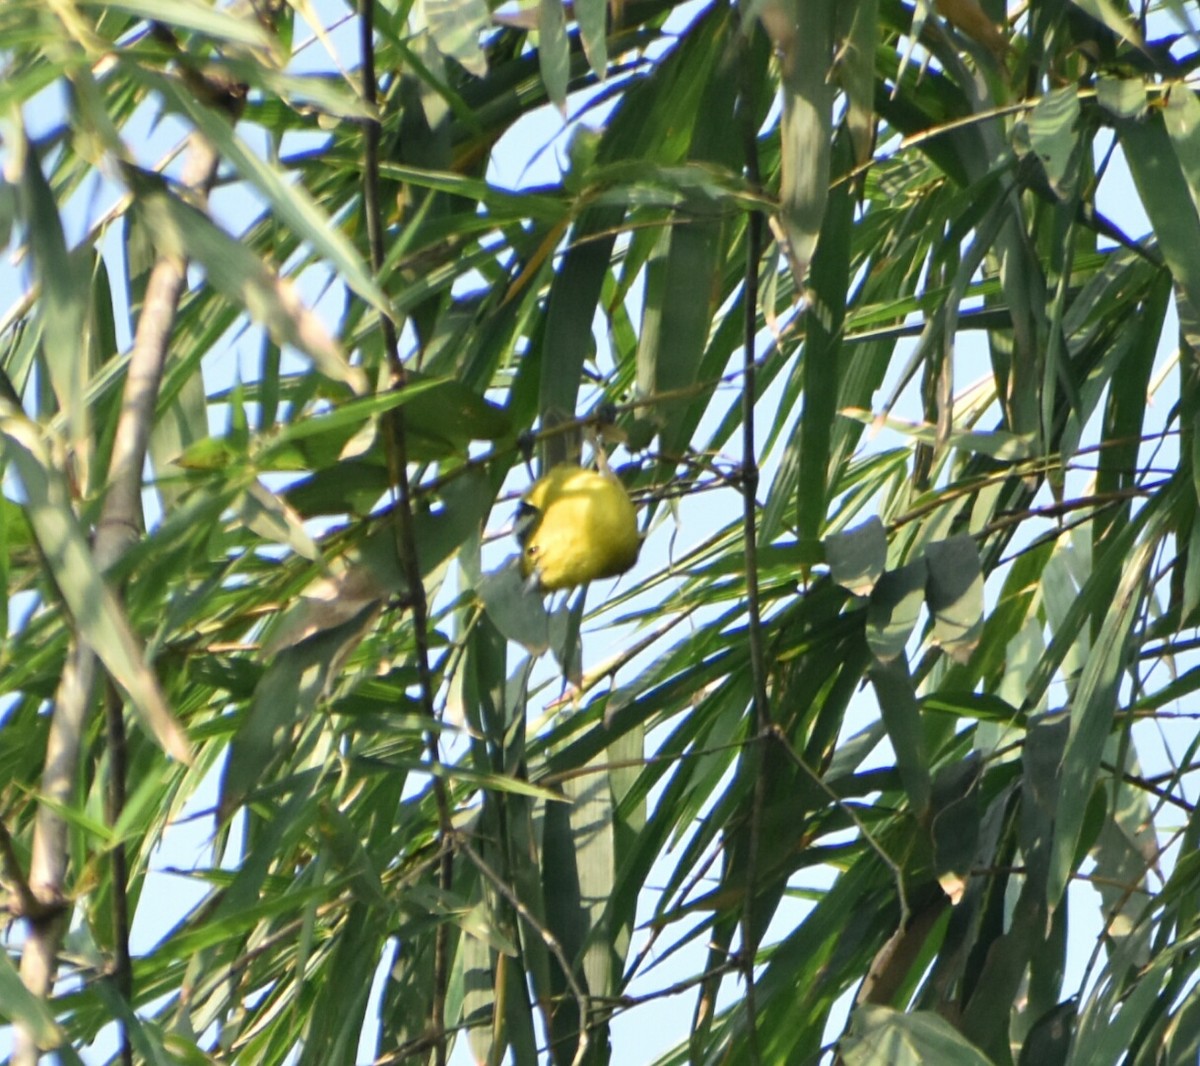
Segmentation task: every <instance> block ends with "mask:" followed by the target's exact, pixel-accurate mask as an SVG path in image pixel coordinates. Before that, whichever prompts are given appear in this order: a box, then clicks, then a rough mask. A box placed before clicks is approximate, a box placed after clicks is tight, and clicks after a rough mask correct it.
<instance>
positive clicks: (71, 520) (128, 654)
mask: <svg viewBox="0 0 1200 1066" xmlns="http://www.w3.org/2000/svg"><path fill="white" fill-rule="evenodd" d="M7 407H8V405H7V404H3V403H2V402H0V435H2V438H3V440H2V445H0V447H2V448H3V453H4V457H5V460H6V461H7V462H8V463H10V464H11V468H12V469H13V470H14V471H15V472H16V475H17V477H18V478H19V479H20V482H21V488H22V490H23V492H24V495H25V514H26V517H27V518H28V519H29V525H30V527H31V528H32V529H33V533H34V536H35V537H36V538H37V542H38V546H39V547H40V549H41V552H42V555H43V557H44V558H45V560H46V564H47V566H48V568H49V571H50V574H51V575H52V577H53V579H54V582H55V584H56V585H57V586H58V590H59V594H60V595H61V596H62V598H63V601H64V602H65V603H66V605H67V609H68V610H69V611H70V612H71V616H72V618H73V620H74V623H75V625H76V626H77V627H78V630H79V634H80V636H81V637H82V638H83V640H85V641H86V642H87V644H88V646H89V647H90V648H91V649H92V650H93V651H94V652H95V653H96V655H97V656H98V657H99V659H100V661H101V662H102V663H103V664H104V666H105V669H107V670H108V672H109V674H110V675H111V676H112V678H113V680H114V681H115V682H116V683H117V684H118V685H120V686H121V688H122V689H124V690H125V692H126V693H127V694H128V696H129V699H130V703H131V704H132V707H133V709H134V711H135V712H136V714H137V716H138V718H139V719H140V721H141V723H142V726H143V727H144V728H145V729H146V730H147V731H148V732H149V733H150V734H151V735H152V736H153V737H154V738H155V740H157V741H158V743H159V745H160V746H161V747H162V749H163V750H164V751H166V752H167V753H168V754H169V755H171V756H173V757H174V758H176V759H179V760H180V761H181V762H184V763H189V762H191V758H192V753H191V746H190V745H189V744H188V740H187V736H186V734H185V733H184V731H183V729H182V728H181V727H180V725H179V723H178V722H177V721H176V720H175V717H174V715H173V714H172V713H171V709H170V707H169V706H168V704H167V701H166V698H165V697H164V695H163V693H162V690H161V688H160V687H159V684H158V679H157V678H156V677H155V675H154V671H153V670H151V669H150V668H149V666H148V665H147V664H146V660H145V657H144V653H143V651H142V649H141V647H140V646H139V644H138V641H137V638H136V637H135V636H134V634H133V631H132V630H131V629H130V627H129V622H128V621H127V619H126V618H125V615H124V612H123V611H122V610H121V608H120V606H119V605H118V603H117V601H116V599H115V598H114V596H113V594H112V592H111V591H110V590H109V588H108V586H107V584H105V581H104V578H103V577H102V576H101V574H100V572H99V571H98V570H97V569H96V564H95V562H94V560H93V559H92V555H91V551H90V550H89V547H88V542H87V538H86V537H85V536H84V533H83V531H82V530H81V529H80V528H79V523H78V520H77V519H76V517H75V512H74V510H73V509H72V507H71V503H70V498H69V494H68V491H67V486H66V483H65V481H64V479H63V478H62V476H61V475H60V474H58V473H57V472H56V470H55V467H54V464H53V463H52V462H51V459H50V455H49V452H48V449H47V448H46V446H45V444H44V443H43V441H42V439H41V437H40V435H39V433H38V431H37V429H36V428H35V427H34V425H33V424H32V423H31V422H29V421H28V419H26V418H25V417H24V416H23V415H21V414H19V413H17V412H14V411H12V410H11V408H8V409H7V410H5V408H7Z"/></svg>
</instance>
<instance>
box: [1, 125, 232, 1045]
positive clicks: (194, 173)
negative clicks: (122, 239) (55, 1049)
mask: <svg viewBox="0 0 1200 1066" xmlns="http://www.w3.org/2000/svg"><path fill="white" fill-rule="evenodd" d="M216 173H217V155H216V153H215V152H214V151H213V149H212V147H211V145H209V143H208V142H207V141H206V140H204V139H203V138H202V137H201V136H200V135H199V134H193V135H192V138H191V154H190V157H189V159H188V163H187V165H186V167H185V169H184V175H183V183H184V185H185V186H187V187H190V188H191V189H193V190H195V191H196V192H197V193H198V194H199V195H201V196H203V195H205V194H206V193H207V191H208V189H209V188H210V187H211V186H212V183H213V180H214V179H215V177H216ZM186 283H187V264H186V262H185V261H183V260H182V259H180V258H179V257H178V256H175V255H163V256H160V257H159V259H158V260H157V261H156V262H155V264H154V267H153V268H152V269H151V272H150V277H149V279H148V282H147V286H146V296H145V300H144V302H143V305H142V313H141V316H140V317H139V319H138V327H137V334H136V336H135V337H134V342H133V349H132V351H131V352H130V356H129V368H128V370H127V372H126V375H125V386H124V392H123V395H122V403H121V413H120V417H119V420H118V422H117V429H116V434H115V436H114V438H113V448H112V458H111V460H110V463H109V470H108V480H107V482H106V491H105V496H104V505H103V508H102V510H101V513H100V520H99V522H98V524H97V527H96V535H95V543H94V545H93V549H92V554H93V557H94V559H95V562H96V566H97V568H98V569H99V570H101V571H105V570H108V569H109V568H110V567H112V565H113V564H114V563H116V562H117V560H119V559H120V558H121V556H122V555H123V554H124V553H125V551H126V550H127V548H128V547H129V545H130V544H131V543H133V542H134V541H135V540H136V538H137V536H138V534H139V531H140V529H141V519H142V500H141V491H142V467H143V465H144V463H145V461H146V448H147V444H148V442H149V439H150V430H151V427H152V426H153V424H154V411H155V407H156V405H157V403H158V393H159V386H160V384H161V381H162V375H163V368H164V365H165V363H166V356H167V348H168V343H169V341H170V336H171V330H172V327H173V325H174V322H175V312H176V309H177V308H178V306H179V300H180V297H181V296H182V294H183V289H184V286H185V285H186ZM95 676H96V656H95V654H94V652H93V651H92V649H91V648H90V647H89V646H88V645H87V644H85V643H84V642H83V641H81V640H78V639H77V640H76V643H75V645H74V647H73V649H72V650H71V652H70V653H69V654H68V656H67V661H66V663H65V664H64V667H63V674H62V678H61V680H60V682H59V686H58V691H57V693H56V694H55V701H54V712H53V714H52V715H51V717H50V730H49V735H48V737H47V739H46V761H45V768H44V770H43V773H42V782H41V791H42V795H43V796H45V797H46V798H47V799H49V800H51V801H52V803H44V804H42V805H40V806H39V807H38V811H37V816H36V821H35V824H34V832H33V851H32V857H31V859H30V870H29V886H30V888H31V889H32V891H33V893H34V894H35V895H36V896H37V898H38V899H39V901H41V903H42V905H43V906H45V907H53V908H55V913H54V914H53V915H52V916H51V917H48V918H43V919H36V920H31V921H30V923H29V933H28V936H27V937H26V941H25V946H24V950H23V951H22V954H21V980H22V981H23V982H24V984H25V987H26V988H27V989H28V990H29V992H30V993H31V994H33V995H34V996H36V997H38V998H39V999H43V1000H44V999H48V998H49V996H50V993H51V991H52V990H53V987H54V976H55V971H56V966H57V955H58V949H59V945H60V944H61V942H62V936H63V932H64V930H65V924H66V923H65V913H64V909H63V907H62V902H63V899H64V895H63V886H64V884H65V881H66V872H67V824H66V822H65V821H64V820H63V818H62V817H61V816H60V815H59V814H58V813H57V811H58V810H59V809H61V808H62V807H66V806H69V805H70V801H71V795H72V792H73V790H74V786H75V778H76V774H77V771H78V767H79V759H80V751H81V746H82V739H83V734H84V728H85V724H86V720H87V714H88V710H89V707H90V705H91V694H92V687H93V682H94V680H95ZM37 1060H38V1048H37V1041H36V1038H35V1036H34V1034H33V1033H32V1032H31V1031H30V1030H29V1029H28V1028H27V1027H25V1026H22V1025H18V1026H17V1027H16V1039H15V1047H14V1052H13V1058H12V1062H13V1066H35V1064H36V1062H37Z"/></svg>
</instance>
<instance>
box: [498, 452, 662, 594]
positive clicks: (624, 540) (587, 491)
mask: <svg viewBox="0 0 1200 1066" xmlns="http://www.w3.org/2000/svg"><path fill="white" fill-rule="evenodd" d="M517 539H518V540H519V541H520V542H521V574H522V575H523V576H524V577H525V578H527V579H529V578H536V580H537V583H538V586H539V587H540V588H541V589H542V590H543V591H544V592H553V591H555V590H556V589H569V588H574V587H575V586H576V585H586V584H587V583H588V582H589V581H594V580H596V578H599V577H615V576H616V575H617V574H623V573H624V572H625V571H626V570H628V569H629V568H630V567H631V566H633V564H634V563H636V562H637V557H638V551H639V550H640V548H641V541H640V540H639V539H638V530H637V514H636V512H635V511H634V509H633V502H632V501H631V500H630V499H629V494H628V493H627V492H626V491H625V486H624V485H622V484H621V482H620V481H618V480H617V479H616V478H615V477H613V475H612V474H610V473H597V472H596V471H595V470H587V469H585V468H584V467H582V466H575V465H574V464H570V463H566V464H562V465H560V466H556V467H553V468H552V469H551V470H550V472H549V473H547V474H546V475H545V476H544V477H542V478H540V479H539V480H538V481H537V482H535V483H534V485H533V487H532V488H531V489H530V490H529V491H528V492H527V493H526V494H525V498H524V499H523V500H522V501H521V507H520V510H519V511H518V513H517Z"/></svg>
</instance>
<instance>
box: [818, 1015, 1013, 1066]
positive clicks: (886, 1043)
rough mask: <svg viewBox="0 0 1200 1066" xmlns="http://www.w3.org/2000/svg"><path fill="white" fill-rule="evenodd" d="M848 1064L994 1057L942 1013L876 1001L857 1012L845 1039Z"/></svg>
mask: <svg viewBox="0 0 1200 1066" xmlns="http://www.w3.org/2000/svg"><path fill="white" fill-rule="evenodd" d="M840 1048H841V1053H842V1056H843V1058H844V1059H845V1061H846V1066H929V1064H931V1063H947V1064H948V1063H954V1064H955V1066H991V1060H990V1059H988V1058H987V1057H986V1056H985V1055H984V1054H983V1053H982V1052H980V1051H979V1049H978V1048H976V1047H975V1046H974V1045H973V1044H971V1043H969V1042H968V1041H967V1040H965V1039H963V1037H962V1036H961V1035H960V1034H959V1033H958V1031H957V1030H956V1029H955V1028H954V1027H953V1026H952V1025H951V1024H950V1023H949V1022H948V1021H946V1019H945V1018H942V1017H941V1016H940V1015H937V1014H934V1013H933V1012H932V1011H914V1012H913V1013H911V1014H906V1013H904V1012H903V1011H898V1010H892V1009H891V1008H890V1007H881V1006H876V1005H873V1004H864V1005H862V1006H860V1007H858V1008H857V1009H856V1010H855V1012H854V1017H853V1019H852V1022H851V1035H850V1036H849V1037H847V1038H845V1039H843V1040H842V1042H841V1045H840Z"/></svg>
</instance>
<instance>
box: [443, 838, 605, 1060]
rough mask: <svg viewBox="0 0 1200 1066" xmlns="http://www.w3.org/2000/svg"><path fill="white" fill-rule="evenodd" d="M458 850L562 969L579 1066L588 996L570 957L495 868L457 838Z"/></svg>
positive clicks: (585, 1036)
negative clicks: (576, 1024) (575, 1025)
mask: <svg viewBox="0 0 1200 1066" xmlns="http://www.w3.org/2000/svg"><path fill="white" fill-rule="evenodd" d="M458 847H459V850H461V851H462V853H463V854H464V855H465V856H466V857H467V858H468V859H469V860H470V862H471V864H472V865H473V866H474V867H475V869H477V870H478V871H479V872H480V873H481V874H483V876H484V878H485V879H486V880H488V881H489V882H491V885H492V887H493V888H494V889H495V890H496V891H497V892H499V893H500V895H501V896H503V897H504V899H505V900H506V901H507V902H508V905H509V906H510V907H512V909H513V910H514V911H516V912H517V915H518V916H519V917H520V918H521V920H522V921H523V922H525V924H526V925H528V926H529V928H530V929H532V930H533V931H534V932H535V933H536V934H537V935H538V936H539V937H540V938H541V940H542V943H543V944H545V945H546V947H547V948H548V949H549V951H550V954H551V955H553V956H554V959H555V961H556V962H557V963H558V965H559V967H560V968H561V969H562V972H563V977H564V979H565V980H566V982H567V988H569V989H570V990H571V996H572V998H573V999H574V1000H575V1005H576V1007H577V1008H578V1010H579V1021H580V1030H579V1043H578V1045H577V1046H576V1049H575V1057H574V1059H572V1060H571V1061H572V1066H580V1064H581V1063H582V1062H583V1060H584V1058H585V1057H586V1056H587V1050H588V1026H587V1016H588V997H587V993H586V992H584V990H583V986H582V985H580V983H579V980H578V978H576V976H575V969H574V967H573V966H572V965H571V961H570V959H568V958H567V953H566V951H565V950H564V948H563V946H562V944H561V943H560V942H559V940H558V938H557V937H556V936H555V935H554V934H553V933H552V932H550V930H549V929H547V928H546V927H545V926H544V925H542V923H541V922H539V921H538V920H537V917H536V916H535V915H534V914H533V912H532V911H530V909H529V908H528V907H526V906H525V904H524V903H522V902H521V899H520V897H519V896H518V895H517V894H516V893H515V892H514V891H513V890H512V888H511V886H510V885H508V884H507V882H505V880H504V878H502V877H501V876H500V875H499V874H498V873H496V871H495V870H493V869H492V868H491V866H489V865H488V864H487V862H486V861H485V860H484V858H483V856H482V855H480V854H479V853H478V852H477V851H476V850H475V849H474V848H473V847H471V845H470V844H469V843H468V842H467V841H466V840H463V839H461V838H460V839H459V841H458Z"/></svg>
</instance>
